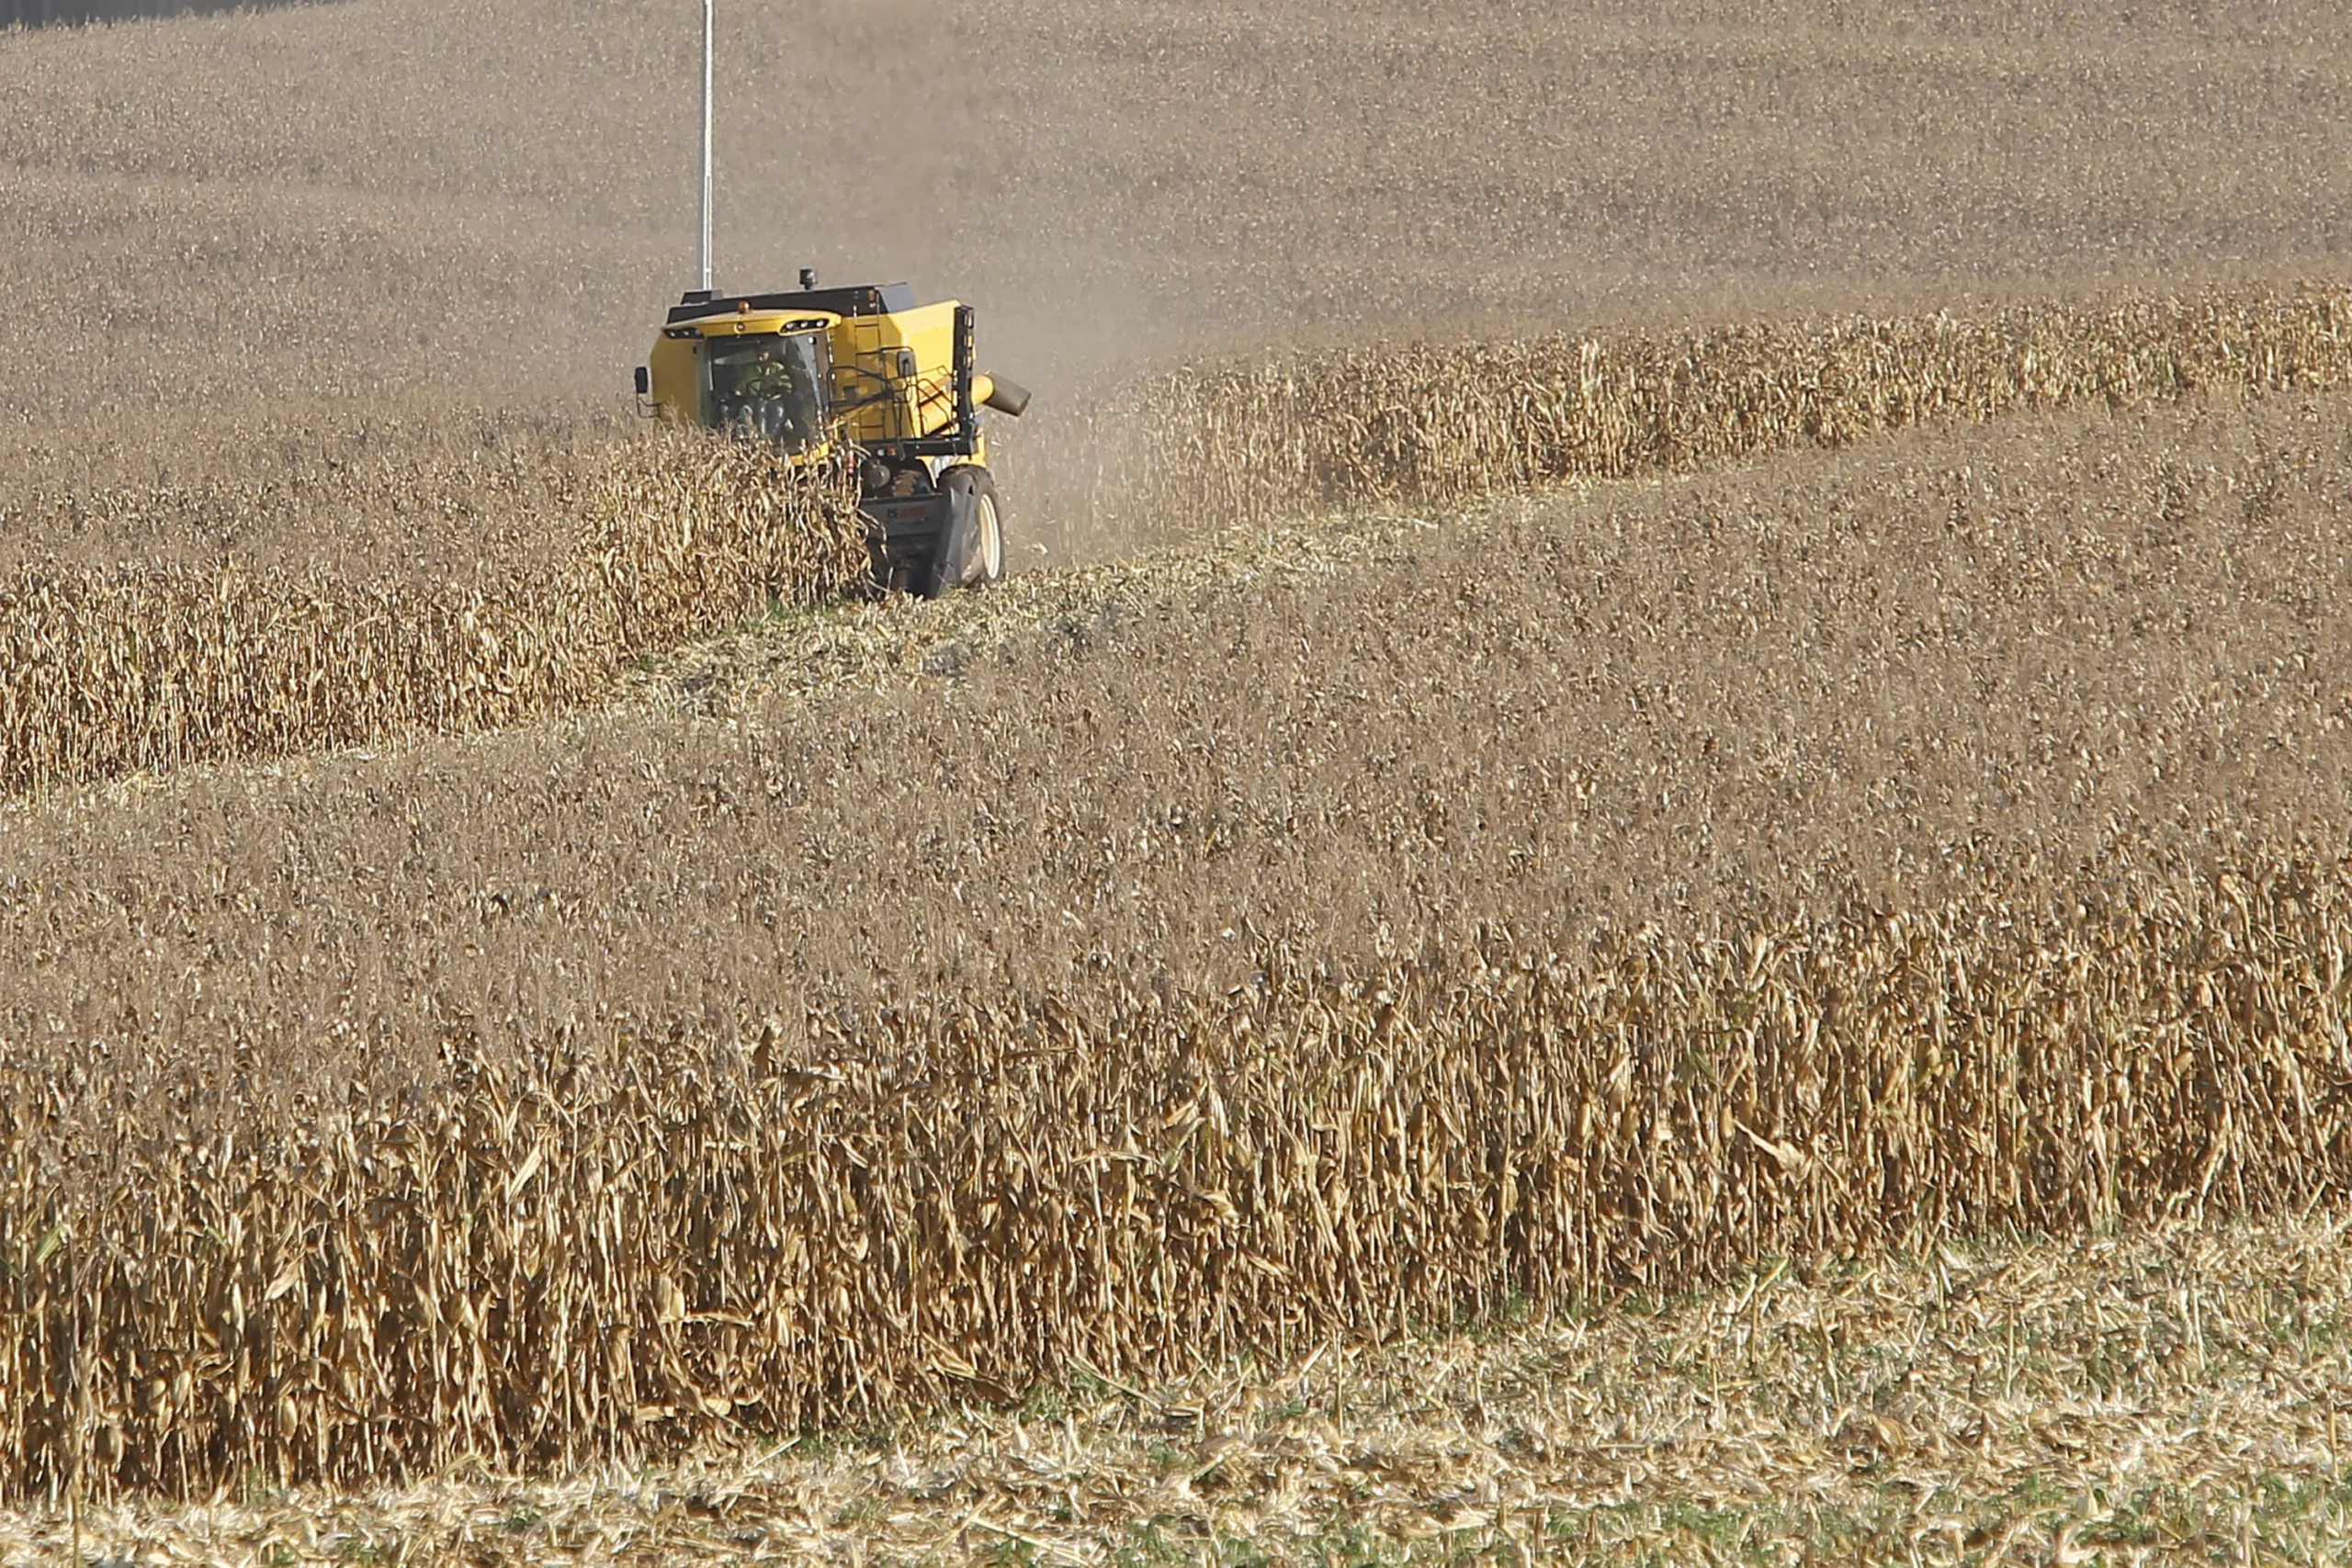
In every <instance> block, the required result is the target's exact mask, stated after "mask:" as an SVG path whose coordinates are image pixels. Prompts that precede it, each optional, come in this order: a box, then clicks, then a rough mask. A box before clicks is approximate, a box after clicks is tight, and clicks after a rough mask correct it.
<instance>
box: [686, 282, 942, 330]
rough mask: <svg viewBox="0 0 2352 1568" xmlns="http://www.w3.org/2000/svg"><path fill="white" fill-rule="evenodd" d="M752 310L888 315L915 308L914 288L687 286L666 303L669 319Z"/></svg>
mask: <svg viewBox="0 0 2352 1568" xmlns="http://www.w3.org/2000/svg"><path fill="white" fill-rule="evenodd" d="M746 307H748V308H749V309H751V310H821V311H823V312H825V313H826V314H828V315H833V316H888V315H892V314H895V313H896V312H898V311H900V310H913V309H914V308H915V291H914V290H913V289H912V288H909V287H908V286H907V285H905V284H903V283H858V284H853V285H851V286H850V287H849V288H798V289H793V290H791V291H789V292H786V293H781V294H718V293H707V292H705V291H704V290H702V289H699V288H693V289H688V290H687V291H686V296H685V298H684V299H681V300H679V301H678V303H676V304H675V305H673V306H671V307H670V323H671V324H672V325H673V326H674V325H676V324H677V323H678V322H680V321H701V320H702V319H703V318H704V317H705V316H716V315H720V314H723V313H725V312H727V311H729V310H737V309H739V308H746Z"/></svg>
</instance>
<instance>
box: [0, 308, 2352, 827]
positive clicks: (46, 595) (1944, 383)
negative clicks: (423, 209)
mask: <svg viewBox="0 0 2352 1568" xmlns="http://www.w3.org/2000/svg"><path fill="white" fill-rule="evenodd" d="M2347 334H2352V294H2346V293H2345V292H2343V291H2341V290H2330V289H2323V288H2306V289H2301V290H2297V291H2289V292H2284V293H2275V292H2271V291H2267V290H2256V291H2252V292H2247V293H2243V294H2232V295H2218V294H2217V295H2212V296H2209V297H2205V298H2202V299H2197V300H2193V301H2189V302H2181V301H2176V300H2139V301H2133V302H2130V303H2125V304H2120V305H2112V306H2109V307H2105V308H2098V309H2093V308H2074V307H2063V306H2047V307H2041V308H2036V309H2032V310H2019V311H2016V312H2012V313H2010V314H2007V315H2003V316H1999V317H1996V318H1994V319H1992V320H1990V321H1983V322H1974V323H1970V322H1962V321H1952V320H1949V319H1945V318H1941V317H1931V318H1904V319H1894V320H1886V321H1847V322H1842V323H1835V324H1832V325H1830V326H1828V327H1826V328H1822V329H1819V330H1815V331H1810V332H1808V331H1804V330H1782V329H1776V328H1766V327H1759V328H1751V329H1739V330H1728V331H1724V332H1721V333H1712V334H1705V335H1701V336H1697V337H1692V338H1689V339H1685V340H1681V341H1657V342H1653V341H1649V340H1645V339H1634V340H1629V341H1627V342H1624V343H1622V344H1604V343H1601V342H1598V341H1594V340H1589V339H1571V338H1555V339H1544V340H1538V341H1534V342H1530V343H1524V344H1500V345H1496V346H1490V347H1462V348H1442V347H1421V348H1410V349H1393V350H1379V351H1366V352H1363V353H1359V354H1350V355H1338V356H1335V357H1331V358H1326V359H1317V360H1308V361H1301V362H1297V363H1293V364H1287V365H1282V366H1276V367H1266V368H1261V369H1255V370H1233V371H1220V372H1202V373H1191V374H1183V375H1178V376H1175V377H1168V378H1157V379H1152V380H1148V381H1145V382H1140V383H1137V384H1136V386H1134V387H1132V388H1130V389H1127V390H1126V391H1125V392H1123V393H1120V394H1118V395H1117V396H1115V397H1114V398H1113V399H1112V400H1110V401H1109V402H1107V403H1106V404H1104V405H1103V406H1102V407H1099V408H1097V409H1094V410H1091V411H1089V412H1087V413H1086V414H1085V415H1084V416H1083V417H1082V418H1080V419H1077V420H1075V421H1073V422H1072V423H1066V424H1065V425H1064V426H1063V427H1062V428H1061V430H1060V431H1059V433H1058V434H1053V433H1049V434H1047V435H1046V450H1045V451H1044V452H1042V453H1041V454H1039V456H1040V457H1044V458H1045V459H1046V462H1047V464H1048V466H1049V467H1051V468H1053V469H1054V470H1055V472H1054V474H1053V475H1052V476H1051V477H1042V476H1041V478H1043V480H1044V488H1046V489H1047V490H1049V491H1054V490H1058V491H1060V492H1061V493H1063V494H1065V495H1066V494H1068V493H1069V487H1070V485H1072V484H1075V485H1077V486H1078V487H1079V488H1080V489H1081V490H1089V489H1090V487H1091V490H1090V493H1089V500H1088V502H1087V504H1088V505H1090V506H1091V507H1092V508H1095V509H1096V510H1098V511H1099V513H1100V514H1101V515H1102V516H1103V517H1105V518H1112V519H1119V518H1125V519H1143V520H1145V523H1146V525H1145V527H1144V529H1143V532H1144V533H1146V534H1147V535H1148V534H1150V533H1152V532H1153V531H1155V530H1157V531H1159V533H1161V534H1162V535H1163V536H1169V535H1181V534H1183V533H1187V532H1198V531H1200V530H1202V529H1204V528H1213V527H1216V526H1222V525H1258V524H1263V523H1265V522H1267V521H1269V520H1272V519H1275V518H1280V517H1284V516H1296V515H1300V514H1303V513H1310V512H1313V511H1316V510H1317V509H1329V508H1331V507H1335V506H1345V505H1354V504H1360V503H1367V502H1445V501H1451V500H1457V499H1461V498H1464V497H1466V496H1470V495H1475V494H1478V493H1482V492H1486V491H1497V490H1507V489H1513V488H1522V487H1526V486H1530V485H1536V484H1542V483H1544V482H1547V481H1552V480H1558V479H1568V478H1575V477H1622V476H1625V475H1630V474H1639V473H1648V472H1659V471H1668V470H1677V469H1683V468H1691V467H1692V466H1694V465H1698V464H1702V463H1707V462H1713V461H1720V460H1725V459H1731V458H1736V457H1747V456H1752V455H1755V454H1758V453H1763V452H1770V451H1774V450H1779V449H1783V448H1787V447H1791V446H1806V445H1813V446H1839V445H1844V444H1846V443H1849V442H1850V441H1853V440H1855V439H1857V438H1860V437H1861V436H1864V435H1868V434H1873V433H1880V432H1886V431H1892V430H1897V429H1902V428H1905V427H1907V426H1910V425H1914V424H1917V423H1922V422H1928V421H1939V420H1945V421H1949V420H1984V419H1990V418H1994V417H1996V416H1998V415H2000V414H2002V413H2004V412H2011V411H2016V410H2030V409H2041V410H2051V409H2061V408H2067V407H2075V406H2082V405H2086V404H2087V405H2099V406H2106V407H2109V408H2131V407H2137V406H2142V405H2144V404H2147V403H2149V402H2152V401H2156V400H2165V399H2170V398H2176V397H2178V396H2180V395H2183V394H2184V393H2188V392H2190V391H2195V390H2199V389H2241V390H2252V391H2284V390H2311V389H2327V388H2333V387H2338V386H2342V385H2345V384H2346V382H2347V381H2352V335H2347ZM1138 434H1140V435H1141V436H1142V437H1143V438H1144V440H1145V445H1144V446H1142V448H1141V450H1142V452H1143V454H1144V455H1143V456H1142V457H1137V458H1136V459H1135V460H1133V461H1123V460H1122V459H1121V457H1120V454H1121V453H1123V452H1134V451H1135V450H1136V439H1137V437H1138ZM1073 441H1075V442H1076V445H1075V446H1072V445H1071V443H1072V442H1073ZM1034 462H1035V459H1034V458H1033V464H1034ZM1090 465H1093V467H1092V468H1091V478H1090V477H1089V473H1090ZM421 499H422V500H423V501H424V502H430V500H431V498H430V497H429V496H426V497H423V498H421ZM122 504H124V505H126V506H135V505H136V504H137V500H136V498H135V497H126V498H123V502H122ZM580 504H581V505H582V509H583V511H584V513H585V516H586V519H587V521H588V527H587V528H586V529H585V531H584V533H582V535H581V536H580V538H579V542H578V544H577V546H576V547H575V549H574V553H573V554H572V556H571V558H568V559H562V560H559V561H558V562H556V563H554V564H552V565H548V564H539V565H532V566H505V567H484V568H481V570H476V571H475V572H474V573H472V574H471V577H470V579H469V580H466V581H446V580H445V581H435V580H433V579H431V578H426V577H423V576H419V575H413V574H407V573H403V572H401V571H400V570H398V569H397V568H395V569H391V570H386V571H383V572H379V573H378V574H376V575H374V576H371V577H368V578H366V579H364V580H360V581H350V580H346V579H345V578H343V577H340V576H338V575H336V574H334V573H333V572H326V571H319V570H293V569H289V568H287V567H285V566H282V565H273V564H271V563H270V562H269V561H267V560H266V559H262V560H254V561H242V560H235V559H232V560H230V561H228V562H226V563H223V564H219V565H210V566H203V567H187V566H147V567H141V566H113V565H96V566H89V565H67V564H60V563H57V562H54V561H50V562H44V563H38V564H32V565H26V566H20V567H18V568H17V569H16V570H15V571H14V572H13V573H12V574H10V575H8V576H6V577H0V735H5V737H6V741H5V744H6V750H5V751H0V792H6V793H15V794H21V793H25V792H28V791H37V790H41V789H46V788H50V787H53V786H57V785H61V784H83V783H89V782H94V781H99V780H105V779H108V778H113V777H119V776H121V775H123V774H126V773H134V772H137V771H140V770H142V769H146V770H156V771H162V770H166V769H171V768H175V767H181V766H185V765H187V764H188V763H191V762H203V761H224V760H229V759H233V758H237V757H244V756H256V755H262V756H266V755H279V754H285V753H288V752H293V751H300V750H319V749H324V748H331V747H337V746H344V745H350V744H354V743H358V742H364V741H368V740H374V739H382V738H385V737H389V736H392V735H397V734H401V733H406V732H413V731H416V730H419V729H424V730H435V731H442V732H453V731H463V730H474V729H482V728H496V727H499V726H503V725H508V724H512V723H515V722H516V721H518V720H521V719H525V718H528V717H531V716H537V715H543V714H547V713H550V712H554V711H559V710H561V709H564V708H567V707H571V706H576V705H580V704H582V703H583V702H585V701H588V700H589V699H590V698H592V697H593V696H594V695H595V694H597V693H599V692H600V691H602V690H604V689H605V687H606V686H607V685H608V684H609V682H610V679H611V676H612V674H613V672H614V671H615V670H616V668H617V667H618V666H619V665H620V664H621V663H623V662H624V661H626V660H628V659H631V658H634V657H636V656H638V655H639V654H642V653H645V652H649V651H652V650H656V649H664V648H668V647H671V646H673V645H675V644H676V643H678V642H680V641H682V640H684V639H687V638H691V637H696V636H700V635H707V634H709V633H713V632H716V631H718V630H720V629H723V628H724V627H726V626H729V625H731V624H733V623H734V622H736V621H739V620H741V618H742V617H744V616H745V615H750V614H752V613H754V612H755V611H757V610H759V609H760V608H762V607H763V605H764V604H767V603H769V602H771V601H775V600H783V601H785V602H787V603H793V604H809V603H814V602H817V601H820V600H822V599H825V598H827V597H829V596H832V595H836V594H839V593H841V592H843V591H844V590H846V589H847V588H849V587H850V586H851V585H853V584H854V583H855V582H857V581H860V579H861V578H862V576H863V575H864V573H865V567H866V557H865V547H864V544H863V533H862V527H863V525H862V524H860V523H859V522H858V520H857V517H856V514H855V512H854V506H853V504H852V502H851V500H850V498H849V496H848V495H847V494H846V493H845V492H843V491H839V490H837V489H834V488H831V481H829V480H816V479H805V478H799V477H796V476H794V475H793V474H792V473H791V472H790V470H788V469H787V468H785V467H784V466H782V465H780V464H778V463H775V462H774V461H773V460H770V459H766V458H763V457H759V456H757V455H756V454H753V453H751V452H748V451H743V450H740V449H732V448H729V447H727V446H725V445H724V444H722V443H718V442H711V441H687V440H680V439H677V438H674V437H673V438H667V439H663V440H659V441H655V442H651V443H649V444H645V445H642V446H639V445H635V444H629V445H624V446H619V447H617V448H616V451H615V453H614V455H613V456H612V457H610V458H609V459H608V460H607V461H606V462H605V464H604V465H603V467H602V468H600V469H599V470H598V471H596V472H595V473H594V475H592V477H591V479H589V481H588V482H587V484H586V486H585V493H584V495H583V496H582V501H581V503H580ZM162 526H163V528H164V529H169V528H172V527H177V528H179V529H180V530H181V531H185V530H186V529H187V528H188V527H192V526H196V525H195V524H192V523H181V524H177V525H171V524H166V525H162ZM359 526H364V525H359ZM541 526H542V528H543V530H544V532H545V533H547V534H548V536H552V537H555V538H558V539H561V538H564V537H565V536H567V535H568V534H569V533H571V530H573V529H574V528H575V526H576V520H574V519H570V518H551V519H548V520H546V521H545V522H544V523H543V524H542V525H541Z"/></svg>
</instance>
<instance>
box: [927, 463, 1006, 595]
mask: <svg viewBox="0 0 2352 1568" xmlns="http://www.w3.org/2000/svg"><path fill="white" fill-rule="evenodd" d="M939 504H940V505H941V507H942V508H943V509H944V512H945V513H946V515H945V517H944V525H943V526H942V527H941V529H940V532H939V553H938V555H937V556H935V557H933V560H932V567H931V572H930V574H929V581H926V582H925V583H924V585H923V597H924V598H926V599H936V598H938V597H939V596H940V595H941V594H943V593H945V592H951V591H952V590H955V589H957V588H986V587H988V586H989V585H990V584H992V583H998V582H1001V581H1004V513H1003V512H1002V511H1001V509H1000V508H999V507H998V505H997V499H996V480H994V479H990V478H989V471H988V470H987V469H986V468H976V467H973V466H970V465H968V464H967V465H966V466H965V467H963V468H950V469H948V470H947V471H946V472H945V473H944V474H942V475H940V476H939Z"/></svg>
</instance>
